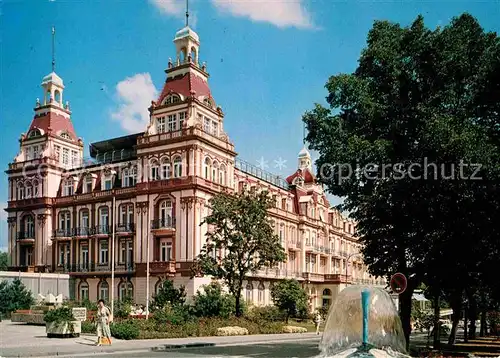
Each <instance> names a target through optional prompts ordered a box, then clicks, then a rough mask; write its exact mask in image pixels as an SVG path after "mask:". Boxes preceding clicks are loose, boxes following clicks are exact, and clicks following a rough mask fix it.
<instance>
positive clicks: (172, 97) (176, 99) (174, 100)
mask: <svg viewBox="0 0 500 358" xmlns="http://www.w3.org/2000/svg"><path fill="white" fill-rule="evenodd" d="M180 101H181V99H180V97H179V96H178V95H175V94H172V95H170V96H168V97H167V98H166V99H165V102H163V104H174V103H179V102H180Z"/></svg>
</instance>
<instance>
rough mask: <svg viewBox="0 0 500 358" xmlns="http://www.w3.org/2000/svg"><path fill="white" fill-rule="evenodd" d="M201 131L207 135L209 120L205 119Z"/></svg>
mask: <svg viewBox="0 0 500 358" xmlns="http://www.w3.org/2000/svg"><path fill="white" fill-rule="evenodd" d="M203 130H204V131H205V132H207V133H210V119H209V118H206V117H205V121H204V122H203Z"/></svg>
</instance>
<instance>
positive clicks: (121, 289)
mask: <svg viewBox="0 0 500 358" xmlns="http://www.w3.org/2000/svg"><path fill="white" fill-rule="evenodd" d="M133 296H134V286H133V285H132V282H130V281H122V282H120V284H119V285H118V298H119V299H120V300H123V299H126V298H132V297H133Z"/></svg>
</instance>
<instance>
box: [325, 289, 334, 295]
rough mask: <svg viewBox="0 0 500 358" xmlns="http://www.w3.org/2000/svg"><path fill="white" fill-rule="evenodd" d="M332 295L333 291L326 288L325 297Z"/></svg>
mask: <svg viewBox="0 0 500 358" xmlns="http://www.w3.org/2000/svg"><path fill="white" fill-rule="evenodd" d="M331 295H332V291H331V290H330V289H329V288H325V289H324V290H323V296H331Z"/></svg>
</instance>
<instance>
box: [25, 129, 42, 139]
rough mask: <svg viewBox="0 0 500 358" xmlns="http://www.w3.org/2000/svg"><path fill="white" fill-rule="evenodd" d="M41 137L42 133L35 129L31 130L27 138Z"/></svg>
mask: <svg viewBox="0 0 500 358" xmlns="http://www.w3.org/2000/svg"><path fill="white" fill-rule="evenodd" d="M41 135H42V133H41V132H40V130H39V129H38V128H36V129H33V130H32V131H31V132H30V134H29V136H28V137H29V138H34V137H40V136H41Z"/></svg>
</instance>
